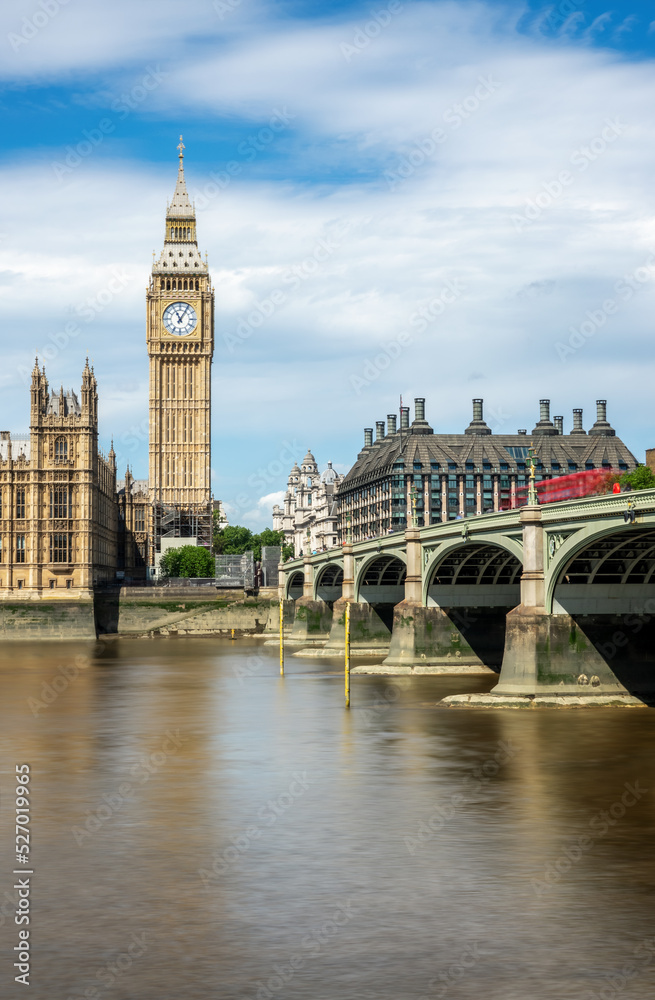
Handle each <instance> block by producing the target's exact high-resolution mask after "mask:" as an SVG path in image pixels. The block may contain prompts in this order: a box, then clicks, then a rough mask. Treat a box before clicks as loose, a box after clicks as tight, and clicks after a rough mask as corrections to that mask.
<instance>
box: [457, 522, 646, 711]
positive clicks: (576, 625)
mask: <svg viewBox="0 0 655 1000" xmlns="http://www.w3.org/2000/svg"><path fill="white" fill-rule="evenodd" d="M520 519H521V523H522V526H523V573H522V576H521V603H520V604H519V606H518V607H516V608H514V610H512V611H510V612H509V614H508V615H507V619H506V631H505V650H504V655H503V662H502V667H501V671H500V678H499V682H498V684H497V685H496V687H495V688H494V689H493V690H492V691H491V692H490V693H489V694H487V695H479V694H478V695H453V696H450V697H449V698H446V699H444V701H443V702H442V704H443V705H445V706H448V707H481V708H488V707H493V706H496V707H511V708H519V707H533V706H537V705H544V706H553V707H565V706H575V705H594V704H596V705H617V706H618V705H624V706H628V707H630V706H638V705H639V706H641V705H643V702H642V701H641V700H640V699H638V698H636V697H634V696H632V695H631V694H630V693H629V691H628V690H627V688H626V687H625V686H624V685H623V684H622V683H621V681H620V680H619V679H618V678H617V676H616V674H615V673H614V671H613V670H612V669H611V667H610V666H609V664H608V663H607V662H606V660H605V659H604V657H603V656H602V655H601V651H600V650H599V648H598V646H597V645H596V644H594V642H593V641H592V640H591V639H590V638H589V636H588V635H587V634H586V633H585V631H584V630H583V628H582V627H581V625H580V622H579V621H576V620H575V619H574V617H573V616H572V615H571V614H568V613H566V612H565V611H564V610H563V609H557V610H556V611H555V612H549V611H548V609H547V600H546V598H547V595H546V576H545V572H544V556H545V544H544V526H543V519H542V508H540V507H538V506H526V507H523V508H522V509H521V511H520Z"/></svg>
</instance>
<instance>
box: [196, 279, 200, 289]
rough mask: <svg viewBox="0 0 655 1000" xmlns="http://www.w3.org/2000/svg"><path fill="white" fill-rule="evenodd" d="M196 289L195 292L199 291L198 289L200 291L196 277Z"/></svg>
mask: <svg viewBox="0 0 655 1000" xmlns="http://www.w3.org/2000/svg"><path fill="white" fill-rule="evenodd" d="M196 291H197V292H199V291H200V282H199V281H198V279H197V278H196Z"/></svg>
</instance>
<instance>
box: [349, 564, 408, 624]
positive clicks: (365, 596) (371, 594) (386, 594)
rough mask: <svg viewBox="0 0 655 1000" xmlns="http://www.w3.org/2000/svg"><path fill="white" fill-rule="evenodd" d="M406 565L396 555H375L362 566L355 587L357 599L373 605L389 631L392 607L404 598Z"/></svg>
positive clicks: (391, 621) (391, 622) (391, 620)
mask: <svg viewBox="0 0 655 1000" xmlns="http://www.w3.org/2000/svg"><path fill="white" fill-rule="evenodd" d="M406 575H407V567H406V565H405V563H404V562H403V561H402V559H398V558H397V557H396V556H389V555H386V556H376V557H375V558H374V559H372V560H371V561H370V562H369V563H368V564H367V565H365V566H363V567H362V570H361V571H360V574H359V583H358V587H357V600H358V601H360V602H361V603H362V604H370V605H372V606H373V608H374V609H375V611H376V612H377V614H378V616H379V617H380V619H381V620H382V622H383V623H384V624H385V625H386V627H387V628H388V629H389V631H391V628H392V625H393V609H394V607H395V606H396V604H400V602H401V601H403V600H404V599H405V577H406Z"/></svg>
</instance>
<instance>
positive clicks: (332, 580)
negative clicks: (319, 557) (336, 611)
mask: <svg viewBox="0 0 655 1000" xmlns="http://www.w3.org/2000/svg"><path fill="white" fill-rule="evenodd" d="M342 590H343V567H342V566H339V564H338V563H330V564H329V565H328V566H326V567H325V568H324V569H322V570H321V571H320V573H319V574H318V576H317V579H316V600H317V601H325V603H326V604H330V605H331V604H334V602H335V601H338V600H339V598H340V597H341V593H342Z"/></svg>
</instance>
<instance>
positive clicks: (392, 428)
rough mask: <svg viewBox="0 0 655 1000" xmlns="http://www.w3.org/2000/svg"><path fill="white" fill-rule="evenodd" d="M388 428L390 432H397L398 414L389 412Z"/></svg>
mask: <svg viewBox="0 0 655 1000" xmlns="http://www.w3.org/2000/svg"><path fill="white" fill-rule="evenodd" d="M387 430H388V433H389V434H395V433H396V414H395V413H387Z"/></svg>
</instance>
